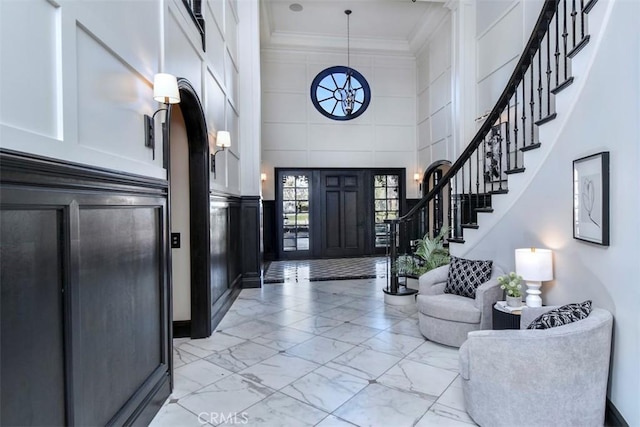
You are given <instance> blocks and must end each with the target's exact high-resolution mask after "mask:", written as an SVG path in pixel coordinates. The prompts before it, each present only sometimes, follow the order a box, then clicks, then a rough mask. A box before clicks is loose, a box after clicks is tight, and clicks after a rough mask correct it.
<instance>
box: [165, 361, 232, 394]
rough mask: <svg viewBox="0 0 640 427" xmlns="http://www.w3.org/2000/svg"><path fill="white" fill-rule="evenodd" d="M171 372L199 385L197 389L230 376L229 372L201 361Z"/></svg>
mask: <svg viewBox="0 0 640 427" xmlns="http://www.w3.org/2000/svg"><path fill="white" fill-rule="evenodd" d="M173 372H174V373H175V375H180V376H182V377H184V378H186V379H188V380H190V381H193V382H195V383H198V384H200V387H199V388H202V387H204V386H207V385H209V384H211V383H214V382H216V381H219V380H221V379H222V378H224V377H226V376H229V375H231V374H232V372H231V371H229V370H227V369H224V368H222V367H220V366H218V365H214V364H213V363H211V362H209V361H207V360H203V359H200V360H197V361H195V362H191V363H189V364H188V365H184V366H181V367H179V368H176V369H175V370H174V371H173Z"/></svg>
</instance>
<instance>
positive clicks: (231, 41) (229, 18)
mask: <svg viewBox="0 0 640 427" xmlns="http://www.w3.org/2000/svg"><path fill="white" fill-rule="evenodd" d="M229 3H230V2H228V3H227V4H226V9H225V11H224V21H225V25H224V39H225V41H226V42H227V49H229V52H231V56H232V57H233V59H234V60H236V61H237V59H238V21H237V20H236V13H235V11H234V10H232V9H231V8H229Z"/></svg>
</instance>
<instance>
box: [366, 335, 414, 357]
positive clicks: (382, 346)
mask: <svg viewBox="0 0 640 427" xmlns="http://www.w3.org/2000/svg"><path fill="white" fill-rule="evenodd" d="M423 342H424V339H420V338H415V337H410V336H407V335H398V334H394V333H392V332H389V331H383V332H381V333H379V334H378V335H376V336H375V337H373V338H370V339H368V340H366V341H364V342H363V343H362V344H360V346H362V347H366V348H370V349H371V350H376V351H381V352H383V353H389V354H392V355H394V356H398V357H404V356H406V355H407V354H409V353H411V352H412V351H413V350H415V349H416V348H418V346H419V345H421V344H422V343H423Z"/></svg>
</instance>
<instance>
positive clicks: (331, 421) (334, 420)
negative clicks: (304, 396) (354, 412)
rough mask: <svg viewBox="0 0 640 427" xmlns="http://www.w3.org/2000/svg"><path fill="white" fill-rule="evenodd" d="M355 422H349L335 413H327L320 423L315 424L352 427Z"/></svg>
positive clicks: (327, 426) (319, 426) (323, 426)
mask: <svg viewBox="0 0 640 427" xmlns="http://www.w3.org/2000/svg"><path fill="white" fill-rule="evenodd" d="M354 426H355V424H351V423H350V422H347V421H345V420H342V419H340V418H338V417H336V416H335V415H329V416H328V417H327V418H325V419H324V420H322V421H320V423H318V424H316V427H354Z"/></svg>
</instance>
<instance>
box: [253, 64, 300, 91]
mask: <svg viewBox="0 0 640 427" xmlns="http://www.w3.org/2000/svg"><path fill="white" fill-rule="evenodd" d="M262 76H263V80H262V81H263V82H264V83H263V85H262V90H263V91H265V92H268V91H283V92H304V93H306V92H308V91H309V87H310V86H311V80H308V79H307V66H306V65H305V64H304V63H291V62H290V63H287V62H273V61H265V62H263V63H262Z"/></svg>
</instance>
